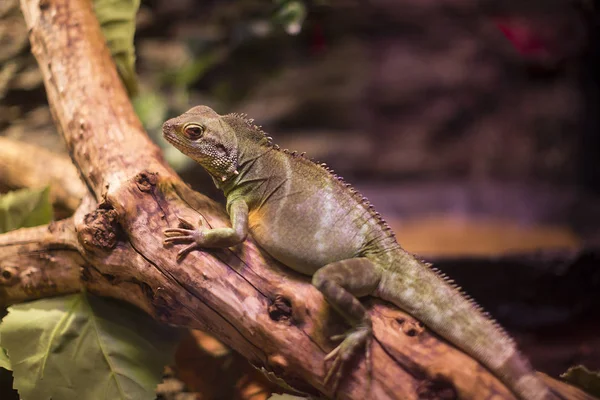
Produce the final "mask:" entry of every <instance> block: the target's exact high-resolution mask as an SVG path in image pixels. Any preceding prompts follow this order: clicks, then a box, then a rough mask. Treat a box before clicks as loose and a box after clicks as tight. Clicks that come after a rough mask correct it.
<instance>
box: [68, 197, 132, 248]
mask: <svg viewBox="0 0 600 400" xmlns="http://www.w3.org/2000/svg"><path fill="white" fill-rule="evenodd" d="M122 236H123V235H122V229H121V226H120V225H119V223H118V221H117V212H116V211H115V210H114V209H112V208H110V209H103V208H98V209H96V210H94V211H93V212H91V213H89V214H87V215H86V216H85V218H84V219H83V224H81V225H80V226H78V227H77V238H78V240H79V242H80V243H81V244H82V246H83V247H84V248H85V249H86V250H88V251H91V252H93V251H94V250H102V251H108V250H111V249H113V248H114V247H115V246H116V245H117V242H118V241H119V238H120V237H122Z"/></svg>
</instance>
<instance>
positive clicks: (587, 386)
mask: <svg viewBox="0 0 600 400" xmlns="http://www.w3.org/2000/svg"><path fill="white" fill-rule="evenodd" d="M560 377H561V378H562V379H564V380H565V381H566V382H568V383H570V384H572V385H574V386H577V387H579V388H581V389H583V390H585V391H586V392H588V393H589V394H591V395H593V396H596V397H600V371H594V372H592V371H590V370H589V369H587V368H586V367H584V366H583V365H577V366H574V367H571V368H569V369H568V370H567V372H565V373H564V374H562V375H561V376H560Z"/></svg>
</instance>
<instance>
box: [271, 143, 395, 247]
mask: <svg viewBox="0 0 600 400" xmlns="http://www.w3.org/2000/svg"><path fill="white" fill-rule="evenodd" d="M273 148H274V149H276V150H279V151H282V152H283V153H285V154H287V155H289V156H290V157H292V158H295V159H298V160H301V161H300V162H306V163H310V164H312V165H314V166H315V167H317V168H320V169H323V170H325V171H327V172H328V173H329V175H330V176H331V177H332V178H333V179H334V180H335V181H336V182H338V184H339V185H340V186H341V189H342V190H345V191H347V192H348V193H350V194H351V195H352V197H353V198H354V199H355V200H356V201H357V202H358V203H360V204H362V205H363V207H365V209H367V210H368V212H369V213H370V214H371V216H372V217H373V218H375V220H376V221H377V222H378V223H379V225H380V226H381V227H382V229H383V230H384V232H386V234H387V235H388V236H389V237H391V238H393V239H394V240H395V239H396V235H395V234H394V231H393V230H392V228H391V227H390V226H389V225H388V223H387V222H386V221H385V220H384V219H383V217H382V216H381V214H379V213H378V212H377V211H375V207H374V206H373V205H372V204H371V203H370V202H369V200H368V199H367V198H366V197H364V196H363V195H362V194H360V193H359V192H358V190H356V189H354V188H353V187H352V185H350V184H349V183H347V182H346V181H345V180H344V178H342V177H341V176H339V175H337V174H336V173H335V171H334V170H333V169H331V168H329V166H328V165H327V164H326V163H323V162H319V161H315V160H312V159H310V158H308V157H306V156H305V154H306V153H304V152H303V153H300V154H298V152H297V151H289V150H288V149H280V148H279V146H277V145H273Z"/></svg>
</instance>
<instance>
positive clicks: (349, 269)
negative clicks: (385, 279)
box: [312, 257, 381, 393]
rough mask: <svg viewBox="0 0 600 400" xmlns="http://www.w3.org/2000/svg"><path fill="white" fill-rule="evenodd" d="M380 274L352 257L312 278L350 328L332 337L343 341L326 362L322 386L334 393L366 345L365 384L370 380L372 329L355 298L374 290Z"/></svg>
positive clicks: (363, 260) (372, 264) (372, 267)
mask: <svg viewBox="0 0 600 400" xmlns="http://www.w3.org/2000/svg"><path fill="white" fill-rule="evenodd" d="M380 278H381V275H380V273H379V269H378V268H377V267H376V265H375V264H374V263H373V262H372V261H371V260H369V259H367V258H364V257H360V258H351V259H347V260H342V261H336V262H333V263H330V264H327V265H325V266H324V267H322V268H320V269H319V270H318V271H317V272H316V273H315V274H314V276H313V280H312V283H313V285H314V286H315V287H316V288H317V289H319V291H321V293H323V296H325V299H326V300H327V302H328V303H329V304H330V305H331V306H332V307H333V308H334V309H335V310H336V311H337V312H338V313H340V314H341V315H342V317H344V319H345V320H346V321H347V322H348V323H349V324H350V325H351V326H352V328H351V329H350V330H349V331H348V332H346V333H345V334H343V335H337V336H334V337H332V338H331V339H332V340H340V339H343V340H342V343H340V344H339V345H338V346H337V347H336V348H335V349H334V350H333V351H331V352H330V353H329V354H328V355H327V356H326V357H325V361H326V362H327V361H329V360H332V363H331V367H330V368H329V370H328V371H327V375H326V377H325V380H324V384H325V385H327V386H329V385H330V384H331V387H332V390H333V392H334V393H335V391H336V389H337V386H338V384H339V382H340V380H341V377H342V372H343V370H344V368H345V366H346V364H347V363H348V361H349V360H350V359H351V358H352V356H354V355H355V354H356V352H357V351H358V350H359V349H360V348H361V347H363V346H365V354H366V366H367V372H368V374H369V376H368V382H369V384H370V380H371V369H372V367H371V349H370V344H371V339H372V336H373V328H372V323H371V317H370V316H369V314H368V313H367V310H366V309H365V307H364V306H363V305H362V304H361V302H360V301H359V300H358V298H357V297H362V296H366V295H368V294H371V293H373V292H374V291H375V289H376V288H377V286H378V285H379V281H380Z"/></svg>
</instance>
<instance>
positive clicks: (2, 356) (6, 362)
mask: <svg viewBox="0 0 600 400" xmlns="http://www.w3.org/2000/svg"><path fill="white" fill-rule="evenodd" d="M0 368H4V369H7V370H9V371H12V367H11V366H10V359H9V358H8V355H7V354H6V350H5V349H3V348H2V347H0Z"/></svg>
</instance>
